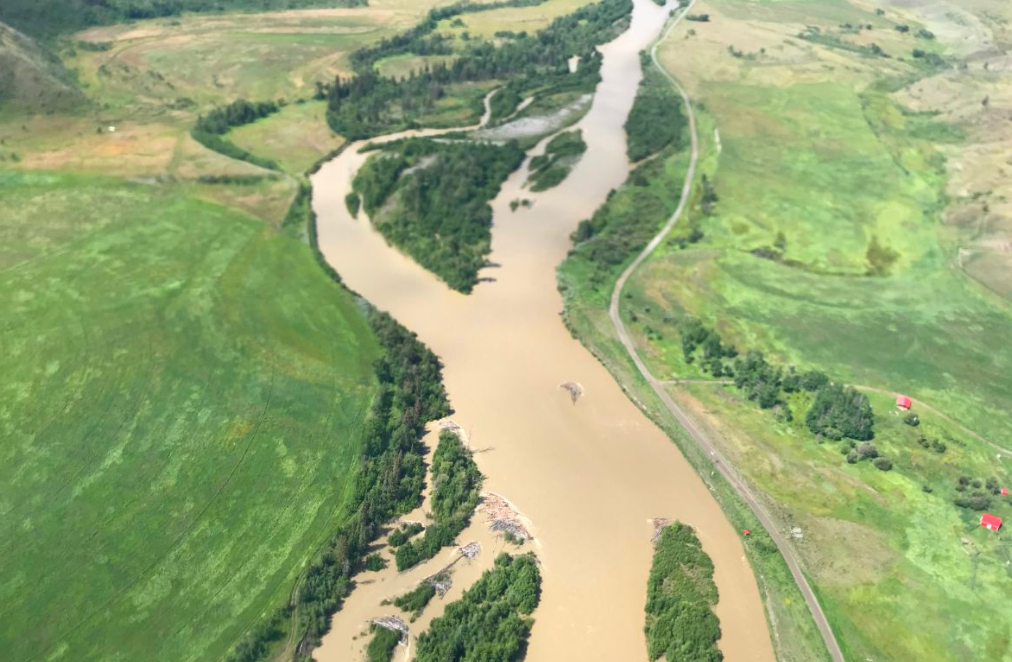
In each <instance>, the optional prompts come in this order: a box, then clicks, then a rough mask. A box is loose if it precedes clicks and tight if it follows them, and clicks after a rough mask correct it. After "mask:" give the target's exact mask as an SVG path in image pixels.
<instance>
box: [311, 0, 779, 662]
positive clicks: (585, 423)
mask: <svg viewBox="0 0 1012 662" xmlns="http://www.w3.org/2000/svg"><path fill="white" fill-rule="evenodd" d="M666 15H667V10H665V9H662V8H660V7H658V6H657V5H655V4H654V3H653V2H652V1H651V0H636V1H635V10H634V13H633V18H632V23H631V26H630V28H629V30H628V31H627V32H625V33H624V34H623V35H622V36H621V37H619V38H618V39H616V40H615V41H613V42H611V43H610V44H607V45H606V46H604V47H602V49H601V51H602V52H603V54H604V64H603V68H602V77H603V80H602V82H601V83H600V85H599V87H598V89H597V94H596V95H595V97H594V101H593V105H592V107H591V109H590V111H589V113H588V114H587V115H586V117H585V118H584V119H583V120H582V121H581V122H580V123H579V125H578V126H579V128H581V129H583V137H584V140H585V141H586V143H587V151H586V153H585V154H584V156H583V158H582V160H581V161H580V162H579V164H578V165H577V166H576V168H575V169H574V170H573V172H572V173H571V174H570V176H569V177H568V178H567V179H566V180H565V181H564V182H563V183H562V184H561V185H559V186H558V187H556V188H554V189H551V190H549V191H546V192H543V193H530V192H529V191H527V190H525V189H523V188H522V185H523V183H524V182H525V180H526V177H527V172H526V165H525V166H524V167H523V168H521V170H520V171H518V172H516V173H514V174H513V175H512V176H511V177H510V179H509V180H508V181H507V182H506V184H505V185H504V186H503V190H502V191H501V192H500V194H499V196H498V197H497V198H496V200H495V201H494V202H493V210H494V227H493V239H492V255H491V261H492V262H493V263H497V264H499V265H501V266H499V267H497V268H489V269H486V270H485V271H484V273H483V274H482V275H483V276H489V277H494V279H495V280H494V282H487V283H481V284H479V285H478V287H477V288H476V289H475V291H474V293H473V294H471V295H469V296H465V295H462V294H459V293H457V292H454V291H451V290H450V289H449V288H447V287H446V285H445V284H443V283H442V282H441V281H439V280H438V279H437V278H436V277H435V276H433V275H432V274H430V273H429V272H427V271H425V270H424V269H422V268H421V267H419V266H418V265H417V264H415V263H414V262H413V261H412V260H411V259H410V258H408V257H406V256H404V255H403V254H401V253H400V252H398V251H397V250H395V249H393V248H391V247H390V246H388V245H387V244H386V243H385V241H384V240H383V238H382V237H381V236H380V235H379V234H378V233H376V232H375V230H373V228H372V227H371V225H370V223H369V221H368V220H367V219H366V218H365V217H364V215H362V214H360V216H359V218H358V219H357V220H356V219H353V218H351V216H350V215H349V214H348V212H347V209H346V208H345V204H344V197H345V195H346V194H347V193H348V192H349V190H350V187H351V179H352V178H353V176H354V173H355V172H356V171H357V169H358V168H359V167H360V166H361V165H362V163H363V162H364V160H365V155H362V154H358V153H357V150H356V149H354V148H352V149H348V150H346V151H345V152H344V153H342V154H341V155H340V156H338V157H337V158H335V159H334V160H333V161H331V162H330V163H328V164H327V165H326V166H324V167H323V168H322V169H321V170H320V171H319V173H317V174H316V175H315V176H314V177H313V190H314V199H313V205H314V208H315V210H316V212H317V215H318V231H319V242H320V248H321V250H322V251H323V254H324V256H325V257H326V259H327V261H328V262H329V263H330V264H331V265H332V266H333V267H334V268H335V269H336V270H337V271H338V272H339V273H340V274H341V276H342V278H343V279H344V280H345V282H346V283H347V285H348V286H349V287H350V288H351V289H352V290H354V291H356V292H358V293H360V294H361V295H362V296H364V297H365V298H367V299H368V300H369V301H371V302H372V303H373V304H375V305H376V306H377V307H379V308H381V309H384V310H387V311H389V312H390V313H391V314H392V315H393V316H394V317H396V318H397V319H398V320H399V321H400V322H401V323H402V324H404V325H405V326H407V327H408V328H409V329H411V330H413V331H415V332H416V333H418V335H419V337H420V338H421V340H422V341H423V342H425V343H426V344H427V345H428V346H429V347H431V348H432V349H433V351H435V352H436V353H437V354H438V355H439V356H440V357H441V358H442V360H443V362H444V364H445V368H444V378H445V384H446V388H447V391H448V393H449V396H450V401H451V404H452V406H453V408H454V410H455V412H456V413H455V414H454V415H453V420H454V421H455V422H456V423H458V424H459V425H461V426H462V428H463V429H464V430H466V432H467V434H468V438H469V443H470V445H471V447H472V448H474V449H476V450H480V451H481V452H479V453H477V455H476V457H475V459H476V461H477V463H478V466H479V467H480V468H481V470H482V472H483V473H484V474H485V476H486V483H485V489H486V490H487V491H490V492H494V493H497V494H500V495H502V496H504V497H505V498H507V499H509V500H510V501H511V502H512V503H513V504H514V506H515V507H516V508H517V509H518V510H519V511H521V512H522V513H523V515H524V516H526V517H527V518H529V520H530V522H531V524H532V529H533V533H534V535H535V537H536V541H535V542H534V543H528V544H527V545H525V547H524V548H521V550H524V549H533V550H534V551H536V552H537V554H538V557H539V558H540V560H541V562H542V568H543V577H544V584H543V593H542V600H541V604H540V606H539V607H538V609H537V611H536V612H535V619H536V622H535V625H534V629H533V632H532V635H531V640H530V647H529V649H528V651H527V658H526V659H527V660H529V661H530V662H559V661H561V660H581V661H591V660H600V661H602V662H605V661H606V662H624V661H630V662H641V661H645V660H646V658H647V652H646V642H645V639H644V635H643V618H644V611H643V608H644V605H645V603H646V581H647V575H648V572H649V569H650V560H651V553H652V547H651V543H650V539H651V535H652V533H653V528H652V525H651V523H650V520H651V519H652V518H658V517H665V518H672V519H678V520H681V521H683V522H686V523H689V524H691V525H692V526H694V527H695V528H696V530H697V532H698V533H699V536H700V539H701V540H702V543H703V546H704V548H705V550H706V552H707V553H708V554H709V555H710V556H711V557H712V558H713V561H714V564H715V566H716V574H715V579H716V583H717V587H718V589H719V591H720V602H719V604H718V605H717V615H718V616H719V618H720V622H721V627H722V631H723V638H722V639H721V640H720V648H721V650H722V651H723V652H724V655H725V657H726V659H727V660H729V661H730V662H739V661H742V662H744V661H746V660H748V661H752V660H754V661H757V662H759V661H762V662H766V661H770V662H772V661H773V660H774V655H773V651H772V646H771V643H770V637H769V631H768V629H767V624H766V619H765V613H764V607H763V604H762V601H761V600H760V596H759V590H758V587H757V584H756V580H755V577H754V576H753V574H752V570H751V568H750V566H749V564H748V562H747V561H746V559H745V556H744V551H743V549H742V543H741V540H740V538H739V533H738V532H737V531H735V530H734V529H732V527H731V525H730V524H729V523H728V521H727V520H726V519H725V517H724V515H723V514H722V512H721V510H720V508H719V506H718V505H717V503H716V501H715V500H714V499H713V497H712V496H711V494H710V493H709V491H708V490H707V488H706V486H705V485H704V484H703V482H702V481H701V480H700V479H699V477H698V476H697V475H696V474H695V472H694V471H693V470H692V468H691V467H690V466H689V464H688V462H687V461H686V460H685V459H684V458H683V457H682V455H681V453H680V452H679V450H678V448H677V447H676V446H675V445H674V444H673V443H672V442H671V441H670V440H669V439H668V438H667V436H666V435H665V434H664V433H663V432H662V431H661V430H660V429H659V428H657V426H655V425H654V424H653V423H652V422H651V421H650V420H648V419H647V418H646V417H645V416H644V414H643V413H641V412H640V411H639V409H637V407H636V406H635V405H634V404H633V403H632V402H630V400H629V399H628V398H627V397H626V395H625V394H624V393H623V391H622V389H621V388H620V387H619V386H618V384H616V382H615V381H614V380H613V379H612V377H611V375H610V374H609V373H608V372H607V371H606V370H605V369H604V367H603V366H601V364H600V363H598V361H597V360H596V359H595V358H594V357H593V356H592V355H591V354H590V353H589V352H588V351H587V350H586V349H585V348H584V347H583V346H582V345H581V344H580V343H579V342H578V341H576V340H574V339H573V338H572V337H571V336H570V334H569V332H568V331H567V330H566V328H565V326H564V325H563V323H562V320H561V318H560V311H561V310H562V305H563V304H562V300H561V298H560V295H559V293H558V291H557V289H556V277H555V269H556V266H557V265H558V264H559V263H560V262H561V261H562V260H563V259H564V258H565V256H566V252H567V250H568V249H569V248H570V239H569V235H570V233H571V232H572V231H573V230H574V229H575V227H576V225H577V223H578V222H579V221H580V220H582V219H584V218H588V217H589V216H590V215H591V214H592V213H593V212H594V210H595V209H596V208H597V207H599V206H600V205H601V204H602V203H603V202H604V200H605V197H606V196H607V194H608V192H609V191H610V190H611V189H613V188H615V187H617V186H619V185H620V184H621V183H622V182H623V181H624V180H625V179H626V176H627V175H628V172H629V164H628V161H627V159H626V156H625V132H624V130H623V124H624V122H625V119H626V116H627V114H628V112H629V109H630V107H631V106H632V102H633V97H634V95H635V92H636V87H637V85H638V83H639V80H640V77H641V73H640V63H639V52H640V51H641V50H643V49H644V48H646V47H647V46H648V44H649V43H650V42H651V41H652V40H653V39H654V38H656V37H657V35H658V34H659V33H660V30H661V28H662V26H663V23H664V20H665V17H666ZM541 149H543V144H542V145H541V146H539V147H538V148H536V150H535V152H537V151H540V150H541ZM516 198H528V199H531V200H533V201H534V205H533V207H531V208H528V209H525V208H519V209H518V210H517V211H516V212H511V211H510V209H509V202H510V201H511V200H514V199H516ZM570 381H572V382H578V383H579V384H580V385H582V387H583V391H584V394H583V397H582V398H580V400H579V401H578V402H577V403H576V404H574V403H573V402H572V400H571V399H570V395H569V394H568V393H567V392H566V391H565V390H563V389H561V388H560V387H559V385H560V384H561V383H563V382H570ZM434 441H435V439H434V435H431V436H430V442H433V443H434ZM420 516H421V515H420V513H417V514H416V519H417V518H418V517H420ZM471 541H478V542H481V544H482V545H483V552H482V554H481V555H479V557H478V558H477V559H476V560H474V561H465V562H462V563H460V564H458V566H457V570H456V573H455V576H454V586H453V588H452V589H451V591H450V593H449V594H448V595H447V597H446V599H445V600H443V601H440V600H439V599H438V598H437V599H436V600H434V601H433V603H432V604H430V606H429V608H428V609H427V611H426V613H425V615H424V617H423V618H421V619H419V620H418V621H417V622H415V623H412V624H411V631H412V635H414V634H416V633H418V632H421V631H422V630H423V629H424V628H425V627H426V626H427V624H428V622H429V621H430V620H431V618H432V617H434V616H436V615H438V614H439V613H440V612H441V611H442V608H443V605H444V604H445V601H446V600H452V599H454V598H455V597H458V596H459V595H460V593H461V592H462V591H463V590H464V589H465V588H466V587H467V585H468V584H469V583H471V582H472V581H473V580H474V579H475V578H476V577H477V576H478V574H479V573H480V572H481V570H482V569H483V568H486V567H488V566H489V565H491V562H492V559H493V556H494V554H495V553H497V552H498V551H499V550H500V549H502V548H503V542H502V541H501V540H499V539H497V538H493V537H492V536H491V535H490V534H489V532H488V531H487V527H486V524H485V522H484V521H483V518H482V517H481V515H478V516H476V517H475V521H474V522H473V523H472V525H471V527H469V529H468V530H467V531H465V532H464V534H463V535H462V536H461V537H460V539H459V542H460V543H461V544H464V543H467V542H471ZM511 549H515V548H512V547H511ZM453 553H454V552H452V551H450V550H447V551H446V553H445V554H443V555H440V556H439V557H437V558H436V559H432V560H431V561H429V562H428V563H426V564H423V565H422V566H420V567H417V568H414V569H412V570H411V571H409V572H406V573H397V572H396V570H395V569H394V568H393V564H391V566H390V567H389V568H387V570H385V571H382V572H380V573H367V574H365V575H363V576H362V577H361V578H360V580H361V581H360V584H359V586H358V587H357V588H356V589H355V591H354V592H353V594H352V595H351V597H350V598H349V599H348V600H347V602H346V603H345V606H344V608H343V609H342V610H341V611H340V612H339V613H338V614H337V615H336V616H335V618H334V620H333V628H332V631H331V632H330V634H328V635H327V637H326V638H325V639H324V642H323V646H322V647H321V648H320V649H318V650H317V651H316V653H315V657H316V659H317V660H321V661H322V662H351V661H353V660H357V659H361V658H362V652H361V651H362V650H363V648H364V645H365V643H366V642H367V640H368V637H367V636H365V632H366V624H367V621H368V620H369V619H370V618H375V617H377V616H381V615H385V614H397V613H399V612H398V611H397V610H396V609H394V608H393V607H389V606H382V605H381V604H380V602H381V601H382V600H383V599H385V598H391V597H394V596H396V595H399V594H401V593H403V592H405V591H407V590H410V589H411V588H413V587H414V586H416V585H417V583H418V582H419V581H420V580H421V579H422V578H424V577H426V576H428V575H430V574H432V573H434V572H435V571H436V570H438V569H439V568H440V567H442V566H443V565H445V564H446V563H448V562H449V561H450V560H452V555H453ZM412 651H413V637H412V641H411V646H409V647H407V648H401V649H399V652H398V653H397V654H396V655H397V656H396V658H395V659H405V658H409V657H410V656H411V655H412Z"/></svg>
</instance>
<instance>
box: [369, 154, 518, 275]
mask: <svg viewBox="0 0 1012 662" xmlns="http://www.w3.org/2000/svg"><path fill="white" fill-rule="evenodd" d="M523 159H524V151H523V150H522V149H521V148H520V147H519V146H518V145H517V144H516V143H515V142H510V143H507V144H506V145H494V144H490V143H473V142H452V143H441V142H436V141H434V140H428V139H413V140H406V141H401V142H398V143H395V144H392V145H389V146H387V147H386V149H385V151H383V152H382V153H380V154H377V155H375V156H373V157H372V158H370V159H369V161H368V162H366V164H365V165H364V166H363V167H362V168H361V169H360V170H359V172H358V174H357V175H356V177H355V181H354V182H353V188H354V190H355V192H356V193H358V194H360V195H361V196H362V207H363V209H365V211H366V213H368V214H369V215H370V216H371V217H372V219H373V221H374V224H375V226H376V228H377V230H379V231H380V233H381V234H383V236H384V237H385V238H386V239H387V240H388V241H389V242H390V243H392V244H394V245H395V246H397V247H399V248H401V249H402V250H403V251H404V252H406V253H407V254H408V255H410V256H411V257H412V258H414V259H415V261H417V262H418V263H419V264H421V265H422V266H423V267H425V268H426V269H429V270H430V271H432V272H433V273H435V274H436V275H437V276H439V277H440V278H442V279H443V280H444V281H446V283H447V284H448V285H449V286H450V287H452V288H453V289H455V290H459V291H461V292H464V293H467V292H470V291H471V290H472V289H473V288H474V286H475V285H476V284H477V282H478V270H479V269H481V268H482V267H483V266H484V265H485V261H486V257H487V255H488V253H489V251H490V250H491V242H492V208H491V207H490V206H489V201H490V200H492V199H493V198H494V197H495V196H496V194H497V193H498V192H499V188H500V187H501V185H502V183H503V182H504V181H505V180H506V178H507V177H508V176H509V174H510V173H511V172H513V171H514V170H516V169H517V168H518V167H520V164H521V163H522V162H523ZM388 203H389V204H388ZM381 208H382V210H381Z"/></svg>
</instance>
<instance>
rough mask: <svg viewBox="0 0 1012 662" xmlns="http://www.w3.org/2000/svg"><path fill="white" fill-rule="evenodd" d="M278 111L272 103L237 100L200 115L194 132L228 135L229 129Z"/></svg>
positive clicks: (276, 106)
mask: <svg viewBox="0 0 1012 662" xmlns="http://www.w3.org/2000/svg"><path fill="white" fill-rule="evenodd" d="M278 110H280V107H279V106H278V104H277V103H275V102H273V101H261V102H259V103H252V102H250V101H247V100H246V99H238V100H236V101H233V102H232V103H230V104H228V105H227V106H222V107H220V108H215V109H214V110H212V111H211V112H209V113H208V114H207V115H201V116H200V118H199V119H198V120H197V125H196V126H195V127H194V130H195V131H201V132H203V133H213V134H215V135H219V136H220V135H222V134H225V133H228V130H229V129H232V128H234V127H237V126H243V125H244V124H251V123H253V122H256V121H257V120H259V119H263V118H264V117H269V116H270V115H273V114H274V113H276V112H278Z"/></svg>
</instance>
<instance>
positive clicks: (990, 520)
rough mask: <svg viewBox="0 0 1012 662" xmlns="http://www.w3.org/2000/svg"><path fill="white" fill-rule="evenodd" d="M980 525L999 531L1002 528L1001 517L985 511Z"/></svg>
mask: <svg viewBox="0 0 1012 662" xmlns="http://www.w3.org/2000/svg"><path fill="white" fill-rule="evenodd" d="M980 525H981V526H982V527H984V528H985V529H991V530H992V531H997V530H998V529H1000V528H1001V518H1000V517H998V516H997V515H992V514H991V513H984V514H983V515H981V516H980Z"/></svg>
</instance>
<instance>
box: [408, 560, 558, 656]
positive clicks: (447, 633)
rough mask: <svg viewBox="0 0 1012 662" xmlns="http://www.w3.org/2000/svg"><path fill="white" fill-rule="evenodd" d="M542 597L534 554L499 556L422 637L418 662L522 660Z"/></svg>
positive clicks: (420, 638) (419, 641) (419, 642)
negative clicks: (534, 615) (535, 612)
mask: <svg viewBox="0 0 1012 662" xmlns="http://www.w3.org/2000/svg"><path fill="white" fill-rule="evenodd" d="M540 598H541V572H540V570H539V569H538V562H537V559H536V558H535V556H534V555H533V554H530V553H528V554H523V555H520V556H510V555H508V554H506V553H503V554H500V555H499V556H498V557H497V558H496V560H495V566H494V567H493V568H492V569H491V570H486V571H485V572H484V573H483V574H482V576H481V577H480V578H479V579H478V581H477V582H475V583H474V585H473V586H471V588H469V589H467V590H466V591H465V592H464V595H463V596H462V597H461V598H460V599H459V600H456V601H454V602H451V603H450V604H448V605H447V606H446V610H445V611H444V612H443V615H442V616H439V617H438V618H435V619H433V621H432V624H431V625H430V626H429V629H428V630H427V631H425V632H423V633H422V634H421V635H419V637H418V655H417V656H416V658H415V659H416V660H417V661H418V662H444V661H445V660H456V661H457V662H487V661H488V660H521V659H523V653H524V651H525V650H526V643H527V639H528V637H529V636H530V633H531V627H532V626H533V625H534V619H533V618H532V616H531V614H532V613H533V612H534V609H535V608H536V607H537V606H538V602H539V600H540Z"/></svg>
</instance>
